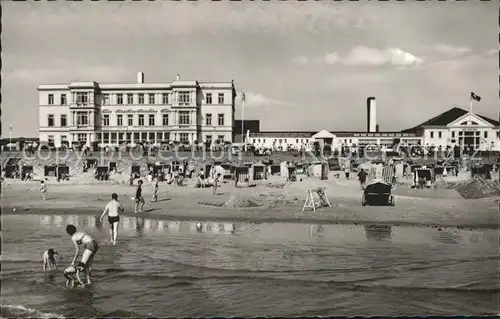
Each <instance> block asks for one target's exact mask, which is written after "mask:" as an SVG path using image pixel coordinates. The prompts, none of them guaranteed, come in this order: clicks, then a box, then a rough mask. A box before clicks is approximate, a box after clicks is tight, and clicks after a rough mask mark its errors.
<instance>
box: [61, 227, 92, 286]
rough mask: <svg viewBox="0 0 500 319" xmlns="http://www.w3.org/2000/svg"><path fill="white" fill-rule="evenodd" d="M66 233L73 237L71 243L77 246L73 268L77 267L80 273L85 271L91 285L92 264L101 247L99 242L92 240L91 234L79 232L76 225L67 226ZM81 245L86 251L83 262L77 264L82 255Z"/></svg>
mask: <svg viewBox="0 0 500 319" xmlns="http://www.w3.org/2000/svg"><path fill="white" fill-rule="evenodd" d="M66 232H67V233H68V235H70V236H71V241H72V242H73V245H74V246H75V257H74V258H73V261H72V262H71V264H72V265H73V266H76V268H77V270H78V271H83V270H85V273H86V275H87V284H88V285H90V284H91V280H90V277H91V275H92V262H93V261H94V257H95V254H96V253H97V250H98V249H99V246H98V245H97V242H96V241H95V240H94V239H92V237H90V235H89V234H86V233H84V232H79V231H77V230H76V227H75V226H74V225H68V226H66ZM80 245H83V248H84V249H85V250H84V251H83V254H82V260H81V261H80V262H79V263H78V264H76V259H77V258H78V255H79V254H80Z"/></svg>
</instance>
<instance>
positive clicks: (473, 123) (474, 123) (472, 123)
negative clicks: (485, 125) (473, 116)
mask: <svg viewBox="0 0 500 319" xmlns="http://www.w3.org/2000/svg"><path fill="white" fill-rule="evenodd" d="M470 124H471V125H479V124H478V123H477V122H474V121H471V122H470Z"/></svg>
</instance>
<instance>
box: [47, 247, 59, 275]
mask: <svg viewBox="0 0 500 319" xmlns="http://www.w3.org/2000/svg"><path fill="white" fill-rule="evenodd" d="M56 255H57V256H59V259H61V255H59V253H58V252H57V251H55V250H54V249H53V248H49V249H48V250H46V251H45V252H44V253H43V271H45V270H51V269H57V262H56V259H55V258H54V257H55V256H56Z"/></svg>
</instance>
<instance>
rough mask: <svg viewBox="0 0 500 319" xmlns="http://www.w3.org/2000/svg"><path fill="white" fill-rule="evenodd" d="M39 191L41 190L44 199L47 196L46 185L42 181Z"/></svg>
mask: <svg viewBox="0 0 500 319" xmlns="http://www.w3.org/2000/svg"><path fill="white" fill-rule="evenodd" d="M40 192H42V198H43V200H46V199H47V197H46V195H47V185H45V183H44V181H40Z"/></svg>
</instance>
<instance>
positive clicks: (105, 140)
mask: <svg viewBox="0 0 500 319" xmlns="http://www.w3.org/2000/svg"><path fill="white" fill-rule="evenodd" d="M102 135H103V137H102V142H103V144H109V133H103V134H102Z"/></svg>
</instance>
